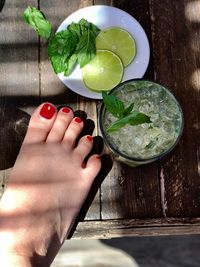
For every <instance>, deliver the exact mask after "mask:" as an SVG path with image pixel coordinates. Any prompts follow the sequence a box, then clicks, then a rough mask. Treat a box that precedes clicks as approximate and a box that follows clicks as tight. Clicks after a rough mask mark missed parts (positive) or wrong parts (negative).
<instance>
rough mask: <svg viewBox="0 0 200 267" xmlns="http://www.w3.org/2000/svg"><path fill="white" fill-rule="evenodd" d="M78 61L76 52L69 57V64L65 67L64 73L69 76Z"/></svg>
mask: <svg viewBox="0 0 200 267" xmlns="http://www.w3.org/2000/svg"><path fill="white" fill-rule="evenodd" d="M76 62H77V55H76V54H73V55H72V56H71V57H70V58H69V60H68V62H67V66H66V67H65V71H64V75H65V76H68V75H69V74H70V73H71V72H72V71H73V69H74V68H75V66H76Z"/></svg>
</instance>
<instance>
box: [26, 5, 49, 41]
mask: <svg viewBox="0 0 200 267" xmlns="http://www.w3.org/2000/svg"><path fill="white" fill-rule="evenodd" d="M23 17H24V20H25V22H26V23H28V24H29V25H31V26H32V27H33V28H34V30H35V31H36V32H37V33H38V35H40V36H41V37H43V38H44V39H46V40H47V39H49V37H50V35H51V32H52V26H51V23H50V22H49V21H48V20H46V18H45V16H44V14H43V13H42V12H41V11H39V10H38V9H37V8H35V7H30V6H29V7H27V8H26V10H25V11H24V14H23Z"/></svg>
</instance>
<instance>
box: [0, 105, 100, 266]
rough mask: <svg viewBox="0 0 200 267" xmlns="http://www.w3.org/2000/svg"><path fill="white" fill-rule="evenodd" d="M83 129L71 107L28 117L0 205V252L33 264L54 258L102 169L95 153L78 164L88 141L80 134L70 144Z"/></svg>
mask: <svg viewBox="0 0 200 267" xmlns="http://www.w3.org/2000/svg"><path fill="white" fill-rule="evenodd" d="M82 128H83V122H82V121H81V120H80V119H79V118H74V114H73V112H72V110H71V109H68V108H63V109H61V110H60V111H59V112H57V110H56V108H55V107H54V106H53V105H51V104H49V103H45V104H42V105H40V106H39V107H38V108H37V109H36V111H35V112H34V114H33V115H32V117H31V120H30V124H29V127H28V131H27V134H26V137H25V139H24V142H23V144H22V147H21V150H20V153H19V155H18V158H17V161H16V163H15V166H14V168H13V171H12V173H11V176H10V179H9V184H8V187H7V189H6V191H5V193H4V195H3V197H2V200H1V202H0V216H1V221H0V251H1V253H2V254H4V255H6V253H10V254H11V255H12V254H13V255H16V256H17V257H18V256H19V257H27V258H28V259H31V261H35V262H38V263H37V265H34V266H48V265H49V264H50V262H51V261H52V260H53V258H54V257H55V254H56V253H57V251H58V250H59V248H60V246H61V244H62V243H63V241H64V239H65V238H66V236H67V235H68V233H69V230H70V228H71V226H72V225H73V222H74V220H75V218H76V216H77V214H78V212H79V211H80V209H81V206H82V204H83V202H84V200H85V199H86V197H87V195H88V192H89V190H90V188H91V185H92V183H93V181H94V178H95V177H96V175H97V174H98V172H99V170H100V168H101V161H100V158H99V156H98V155H93V156H91V157H90V158H89V160H88V162H87V165H86V166H83V161H84V158H85V157H86V156H87V155H88V153H89V152H90V151H91V149H92V146H93V140H92V138H91V137H90V136H84V137H82V138H81V139H80V141H79V143H78V145H77V146H76V147H75V146H74V144H75V141H76V139H77V137H78V135H79V134H80V132H81V130H82ZM50 252H51V255H49V254H50ZM5 260H6V259H5ZM4 266H9V265H8V264H7V265H4ZM10 266H20V265H12V264H11V265H10ZM21 266H23V264H21ZM24 266H29V265H24ZM30 266H32V265H30Z"/></svg>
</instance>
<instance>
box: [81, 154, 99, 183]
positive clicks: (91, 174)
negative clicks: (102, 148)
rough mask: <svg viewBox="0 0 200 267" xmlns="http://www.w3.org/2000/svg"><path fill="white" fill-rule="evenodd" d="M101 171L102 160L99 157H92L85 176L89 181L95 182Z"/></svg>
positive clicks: (85, 170) (84, 172)
mask: <svg viewBox="0 0 200 267" xmlns="http://www.w3.org/2000/svg"><path fill="white" fill-rule="evenodd" d="M100 169H101V158H100V156H99V155H97V154H95V155H92V156H91V157H90V158H89V159H88V161H87V165H86V167H85V168H84V169H83V175H84V177H85V178H86V179H88V180H89V181H91V180H92V181H93V180H94V179H95V177H96V176H97V174H98V173H99V171H100Z"/></svg>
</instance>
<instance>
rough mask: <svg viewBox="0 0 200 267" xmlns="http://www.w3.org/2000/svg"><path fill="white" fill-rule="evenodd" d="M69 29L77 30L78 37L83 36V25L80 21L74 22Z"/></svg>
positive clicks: (71, 30)
mask: <svg viewBox="0 0 200 267" xmlns="http://www.w3.org/2000/svg"><path fill="white" fill-rule="evenodd" d="M67 29H68V30H69V31H70V32H75V33H76V34H77V37H78V39H79V38H80V37H81V27H80V24H79V23H75V22H72V23H71V24H70V25H69V26H68V27H67Z"/></svg>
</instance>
